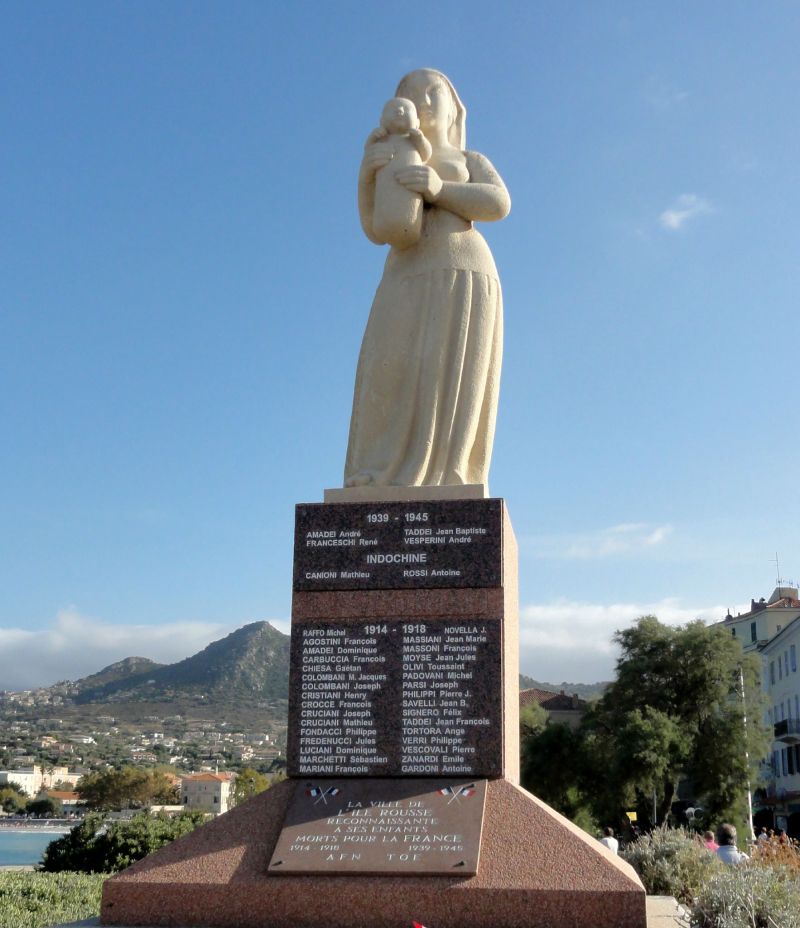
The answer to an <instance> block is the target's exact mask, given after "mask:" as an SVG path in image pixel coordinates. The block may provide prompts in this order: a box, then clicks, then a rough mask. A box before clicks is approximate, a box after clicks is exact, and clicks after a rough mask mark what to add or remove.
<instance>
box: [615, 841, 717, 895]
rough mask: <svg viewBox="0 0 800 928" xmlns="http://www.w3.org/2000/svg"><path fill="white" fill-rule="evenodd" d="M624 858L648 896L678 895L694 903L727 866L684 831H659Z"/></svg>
mask: <svg viewBox="0 0 800 928" xmlns="http://www.w3.org/2000/svg"><path fill="white" fill-rule="evenodd" d="M622 856H623V857H624V858H625V860H627V861H628V863H629V864H631V866H632V867H633V868H634V870H636V872H637V873H638V874H639V876H640V877H641V880H642V883H644V888H645V890H646V891H647V894H648V895H653V896H675V898H676V899H677V900H678V901H679V902H685V903H688V904H689V905H691V904H692V902H693V900H694V898H695V897H696V896H697V894H698V893H699V892H700V890H701V889H703V887H704V886H705V885H706V884H707V883H708V881H709V880H710V879H711V877H712V876H713V875H714V874H716V873H719V872H720V871H722V870H723V869H724V867H725V865H724V864H723V863H722V861H721V860H720V859H719V858H718V857H717V855H716V854H712V853H710V852H709V851H708V850H707V849H706V847H705V846H704V845H703V844H701V843H700V841H699V840H698V839H697V838H696V836H695V835H694V834H693V833H692V832H689V831H686V830H685V829H683V828H663V827H662V828H658V829H656V830H655V831H652V832H650V834H647V835H642V837H641V838H639V839H638V840H637V841H635V842H634V843H633V844H631V845H629V846H628V847H627V848H626V849H625V850H624V851H623V852H622Z"/></svg>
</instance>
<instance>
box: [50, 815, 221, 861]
mask: <svg viewBox="0 0 800 928" xmlns="http://www.w3.org/2000/svg"><path fill="white" fill-rule="evenodd" d="M205 820H206V817H205V815H204V814H203V813H202V812H189V811H183V812H181V813H179V814H178V815H175V816H173V817H172V818H169V817H168V816H166V815H163V814H159V815H152V814H150V813H148V812H141V813H139V814H138V815H135V816H134V817H133V818H132V819H131V820H130V821H129V822H112V823H111V824H110V825H108V826H107V827H104V826H103V816H102V815H97V814H92V815H88V816H87V817H86V818H85V819H84V821H83V822H81V823H80V824H78V825H76V826H75V827H74V828H71V829H70V831H69V832H68V833H67V834H65V835H63V836H62V837H61V838H58V839H57V840H55V841H51V842H50V844H48V845H47V848H46V849H45V852H44V855H43V856H42V869H43V870H46V871H48V872H50V873H55V872H59V871H62V870H76V871H81V872H83V873H116V872H117V871H118V870H122V869H124V868H125V867H127V866H129V865H130V864H132V863H134V862H135V861H137V860H141V859H142V858H143V857H146V856H147V855H148V854H152V853H153V851H157V850H158V849H159V848H160V847H163V846H164V845H165V844H169V843H170V842H171V841H174V840H175V839H176V838H180V837H181V836H182V835H185V834H188V833H189V832H190V831H194V829H195V828H198V827H199V826H200V825H203V824H204V823H205Z"/></svg>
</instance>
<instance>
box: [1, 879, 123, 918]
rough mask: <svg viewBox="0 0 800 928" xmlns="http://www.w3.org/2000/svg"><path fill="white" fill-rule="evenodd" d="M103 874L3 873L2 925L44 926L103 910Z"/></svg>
mask: <svg viewBox="0 0 800 928" xmlns="http://www.w3.org/2000/svg"><path fill="white" fill-rule="evenodd" d="M105 879H106V877H105V876H102V875H92V876H89V875H87V874H84V873H30V872H22V873H19V872H0V928H44V926H46V925H55V924H59V923H61V922H73V921H77V920H78V919H83V918H91V917H93V916H95V915H98V914H99V913H100V894H101V891H102V888H103V881H104V880H105Z"/></svg>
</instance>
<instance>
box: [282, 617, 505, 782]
mask: <svg viewBox="0 0 800 928" xmlns="http://www.w3.org/2000/svg"><path fill="white" fill-rule="evenodd" d="M501 662H502V654H501V628H500V620H499V619H497V618H489V617H478V618H471V619H470V620H469V621H465V620H452V619H434V620H426V621H424V622H420V621H419V620H415V619H406V618H402V617H399V618H396V619H393V620H389V621H387V620H380V621H378V620H375V621H370V620H366V621H365V620H364V619H355V618H349V619H342V620H336V621H333V620H329V619H326V620H315V621H311V622H295V623H293V625H292V642H291V662H290V673H289V730H288V772H289V775H290V776H311V775H313V776H368V777H376V776H385V777H391V776H398V775H403V776H453V775H463V776H489V777H491V776H499V775H500V773H501V771H502V748H503V735H502V668H501Z"/></svg>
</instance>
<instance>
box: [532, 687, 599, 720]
mask: <svg viewBox="0 0 800 928" xmlns="http://www.w3.org/2000/svg"><path fill="white" fill-rule="evenodd" d="M529 706H541V708H542V709H544V710H545V712H546V713H547V716H548V718H547V721H548V723H553V724H556V723H559V722H560V723H562V724H565V725H569V726H570V728H577V727H578V726H579V725H580V723H581V716H582V715H583V713H584V711H585V709H586V702H585V701H584V700H583V699H578V694H577V693H573V695H572V696H567V694H566V693H565V692H564V690H561V692H560V693H551V692H549V691H548V690H539V689H536V688H535V687H532V688H531V689H527V690H520V692H519V707H520V709H526V708H528V707H529Z"/></svg>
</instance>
